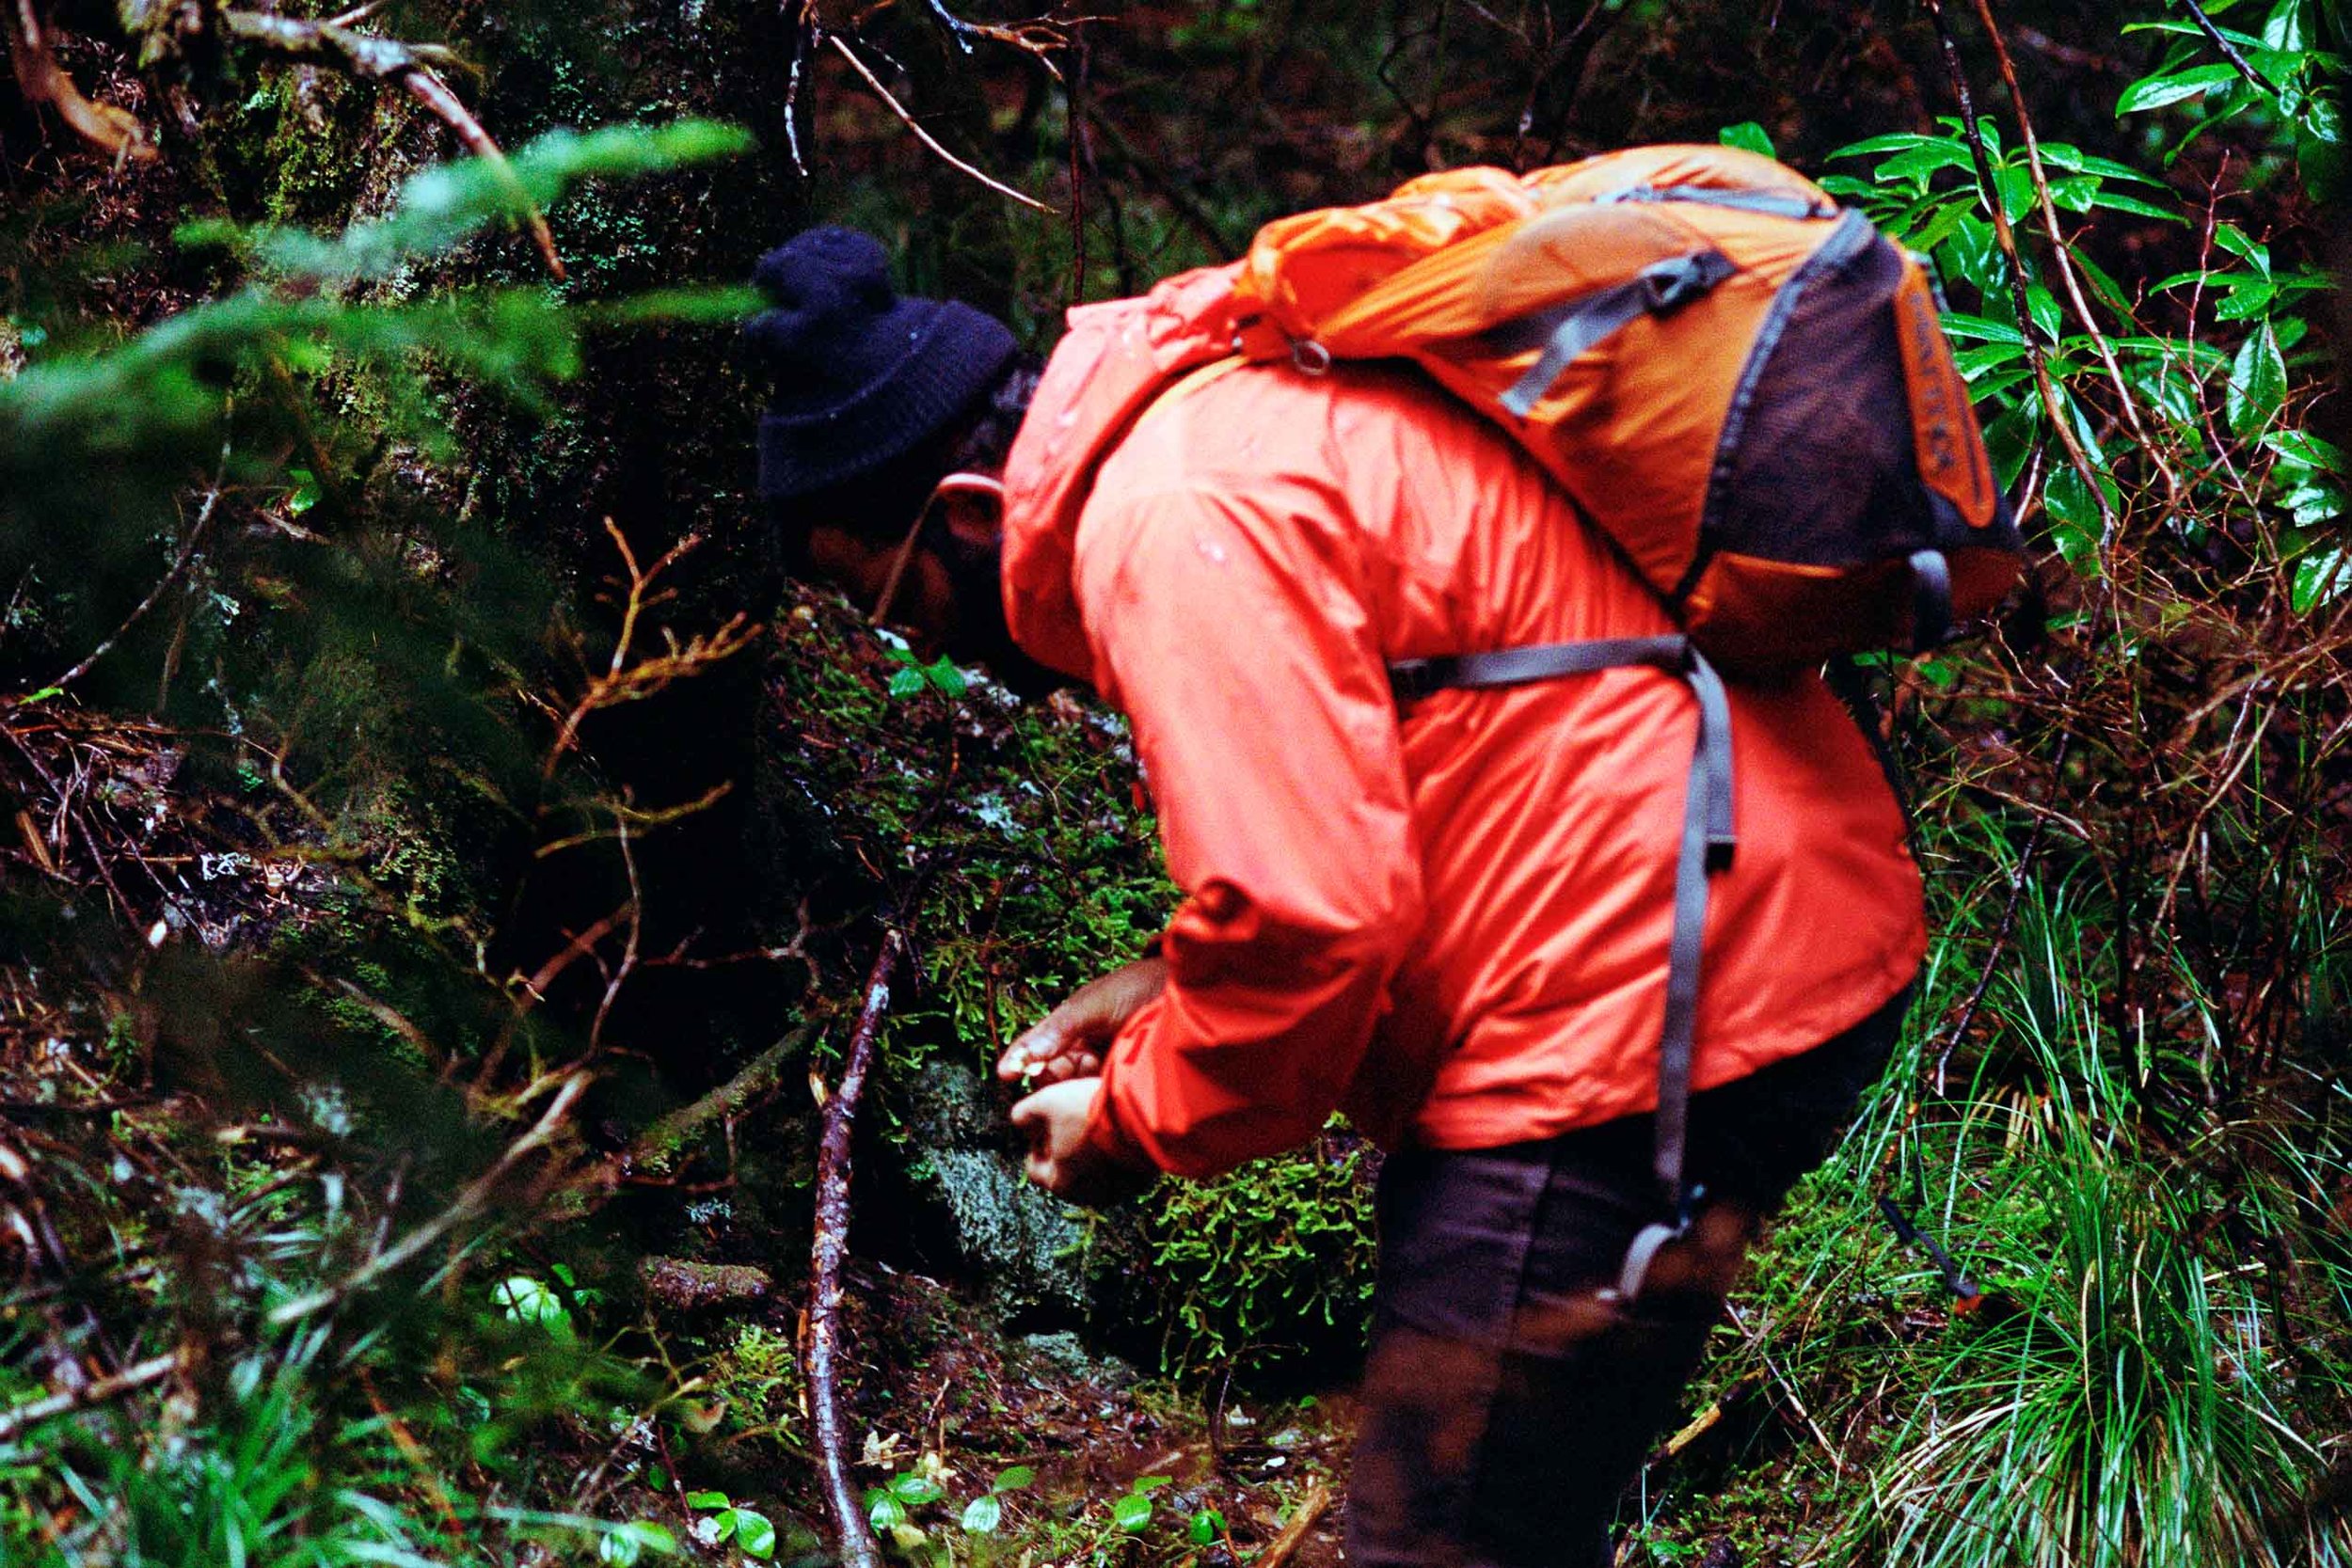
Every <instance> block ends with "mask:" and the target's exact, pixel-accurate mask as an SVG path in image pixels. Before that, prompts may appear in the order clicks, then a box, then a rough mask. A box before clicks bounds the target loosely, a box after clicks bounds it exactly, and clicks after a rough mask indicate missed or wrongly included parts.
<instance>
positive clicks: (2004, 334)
mask: <svg viewBox="0 0 2352 1568" xmlns="http://www.w3.org/2000/svg"><path fill="white" fill-rule="evenodd" d="M1944 335H1945V336H1946V337H1947V338H1950V339H1952V340H1954V341H1958V342H1964V343H1968V342H1982V343H2007V344H2009V345H2010V347H2011V348H2024V347H2025V346H2026V335H2025V334H2024V333H2023V332H2021V331H2019V330H2018V329H2017V328H2016V327H2014V326H2012V325H2010V324H2009V323H2007V322H1996V321H1994V320H1992V319H1991V318H1990V317H1987V316H1971V315H1965V314H1963V313H1962V312H1961V311H1958V310H1953V311H1950V312H1948V313H1947V314H1946V316H1945V317H1944Z"/></svg>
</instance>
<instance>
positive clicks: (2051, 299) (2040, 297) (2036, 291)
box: [2026, 283, 2066, 341]
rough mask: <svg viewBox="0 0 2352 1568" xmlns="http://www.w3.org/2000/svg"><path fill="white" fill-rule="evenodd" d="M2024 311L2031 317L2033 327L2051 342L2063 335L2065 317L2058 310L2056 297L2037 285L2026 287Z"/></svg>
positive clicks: (2027, 285)
mask: <svg viewBox="0 0 2352 1568" xmlns="http://www.w3.org/2000/svg"><path fill="white" fill-rule="evenodd" d="M2026 310H2027V311H2028V312H2029V313H2030V314H2031V315H2032V316H2033V324H2034V325H2036V326H2038V327H2040V328H2042V334H2043V335H2044V336H2045V337H2048V338H2050V339H2052V340H2053V341H2055V340H2057V339H2058V338H2059V337H2061V336H2063V335H2064V332H2065V328H2066V318H2065V315H2064V314H2063V313H2062V312H2061V311H2060V310H2059V309H2058V295H2056V294H2054V293H2051V292H2050V291H2049V290H2048V289H2046V288H2044V287H2042V285H2041V284H2039V283H2028V284H2026Z"/></svg>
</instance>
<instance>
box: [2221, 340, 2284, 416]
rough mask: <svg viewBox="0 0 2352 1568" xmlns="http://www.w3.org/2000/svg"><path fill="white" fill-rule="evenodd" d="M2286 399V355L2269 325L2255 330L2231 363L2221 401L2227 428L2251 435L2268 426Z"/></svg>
mask: <svg viewBox="0 0 2352 1568" xmlns="http://www.w3.org/2000/svg"><path fill="white" fill-rule="evenodd" d="M2286 398H2287V363H2286V356H2285V355H2283V354H2282V353H2281V352H2280V347H2279V334H2278V333H2277V332H2276V331H2275V330H2273V328H2272V327H2271V325H2270V324H2269V323H2268V322H2265V323H2263V325H2261V326H2259V327H2257V328H2256V329H2255V330H2254V332H2253V334H2252V335H2251V336H2249V338H2248V339H2247V340H2246V342H2245V344H2244V346H2242V347H2241V348H2239V350H2238V351H2237V357H2236V358H2234V359H2233V360H2231V361H2230V382H2229V387H2228V389H2227V391H2226V393H2225V394H2224V396H2223V399H2222V408H2223V411H2224V413H2226V414H2227V415H2228V417H2229V421H2230V428H2231V430H2233V432H2235V433H2236V434H2238V435H2240V436H2251V435H2252V434H2254V433H2255V432H2256V431H2258V430H2260V429H2262V427H2263V426H2265V425H2266V424H2268V423H2269V422H2270V420H2271V419H2272V418H2273V417H2274V416H2275V415H2276V414H2277V413H2278V412H2279V406H2280V404H2283V403H2284V402H2286Z"/></svg>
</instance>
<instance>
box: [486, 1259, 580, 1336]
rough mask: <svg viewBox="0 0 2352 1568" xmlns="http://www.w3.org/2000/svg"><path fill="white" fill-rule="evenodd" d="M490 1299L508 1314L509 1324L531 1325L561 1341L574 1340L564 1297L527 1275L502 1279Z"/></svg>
mask: <svg viewBox="0 0 2352 1568" xmlns="http://www.w3.org/2000/svg"><path fill="white" fill-rule="evenodd" d="M490 1299H491V1300H492V1301H493V1302H495V1303H497V1304H498V1306H499V1307H501V1309H502V1310H503V1311H504V1312H505V1314H506V1318H507V1321H508V1322H510V1323H530V1324H532V1325H533V1326H535V1327H538V1328H543V1329H546V1330H547V1331H548V1333H549V1334H552V1335H554V1336H555V1337H556V1338H559V1339H568V1338H571V1335H572V1315H571V1313H570V1311H569V1310H568V1309H566V1308H565V1307H564V1301H563V1298H562V1297H560V1296H558V1295H557V1294H556V1293H555V1292H554V1291H550V1290H548V1287H547V1286H546V1285H545V1284H544V1283H542V1282H541V1281H539V1280H536V1279H533V1278H532V1277H531V1276H530V1275H527V1274H518V1275H514V1276H512V1277H511V1278H507V1279H501V1280H500V1281H499V1282H498V1284H496V1285H495V1286H493V1287H491V1290H490Z"/></svg>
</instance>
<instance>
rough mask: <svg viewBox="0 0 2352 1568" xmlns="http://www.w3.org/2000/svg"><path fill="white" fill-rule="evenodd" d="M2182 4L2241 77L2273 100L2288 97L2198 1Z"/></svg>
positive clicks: (2188, 0) (2186, 1)
mask: <svg viewBox="0 0 2352 1568" xmlns="http://www.w3.org/2000/svg"><path fill="white" fill-rule="evenodd" d="M2181 4H2183V5H2184V6H2186V7H2187V8H2188V14H2189V15H2191V16H2193V17H2195V18H2196V19H2197V25H2198V26H2199V27H2200V28H2201V29H2202V31H2203V32H2204V35H2205V37H2206V38H2207V39H2209V40H2212V43H2213V46H2214V47H2215V48H2216V49H2218V50H2220V51H2221V57H2222V58H2223V59H2225V60H2227V61H2229V62H2230V64H2231V65H2232V66H2233V67H2234V68H2236V71H2237V73H2238V74H2239V75H2240V76H2243V77H2245V78H2246V79H2247V81H2249V82H2250V83H2252V84H2253V85H2254V87H2257V88H2259V89H2260V90H2262V91H2263V92H2265V93H2267V94H2269V95H2270V96H2271V97H2272V98H2280V99H2282V98H2284V97H2285V96H2286V94H2285V93H2283V92H2281V91H2280V89H2279V88H2278V87H2277V86H2275V85H2274V84H2273V83H2272V82H2271V80H2270V78H2269V77H2267V76H2265V75H2264V74H2263V73H2262V72H2261V71H2256V70H2255V69H2254V63H2253V62H2252V61H2251V60H2249V59H2248V58H2247V57H2246V56H2245V55H2242V54H2240V53H2239V52H2238V47H2237V45H2236V44H2234V43H2232V42H2231V41H2230V35H2229V34H2227V33H2225V32H2223V31H2222V30H2221V29H2220V28H2218V27H2217V26H2215V25H2214V24H2213V18H2212V17H2210V16H2207V15H2206V14H2205V8H2204V7H2202V6H2201V5H2199V4H2198V3H2197V0H2181Z"/></svg>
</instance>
